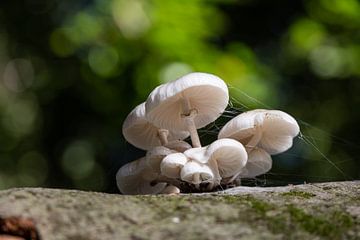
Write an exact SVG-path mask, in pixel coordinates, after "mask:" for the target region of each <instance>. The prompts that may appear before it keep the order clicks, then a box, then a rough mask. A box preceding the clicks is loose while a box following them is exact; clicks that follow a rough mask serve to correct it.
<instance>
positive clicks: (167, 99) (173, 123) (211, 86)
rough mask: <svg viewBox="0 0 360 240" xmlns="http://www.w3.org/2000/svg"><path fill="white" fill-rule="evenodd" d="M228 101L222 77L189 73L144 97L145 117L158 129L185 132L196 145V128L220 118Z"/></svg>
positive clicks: (226, 89)
mask: <svg viewBox="0 0 360 240" xmlns="http://www.w3.org/2000/svg"><path fill="white" fill-rule="evenodd" d="M228 100H229V92H228V88H227V86H226V84H225V82H224V81H223V80H221V79H220V78H218V77H216V76H214V75H212V74H208V73H190V74H187V75H185V76H183V77H181V78H179V79H177V80H175V81H172V82H168V83H165V84H163V85H160V86H158V87H157V88H155V89H154V91H152V92H151V93H150V95H149V97H148V99H147V100H146V117H147V119H149V121H150V122H152V123H154V124H155V125H156V126H159V127H160V128H164V129H171V130H172V131H188V132H189V133H190V137H191V142H192V146H193V147H195V148H197V147H201V143H200V139H199V135H198V133H197V129H198V128H202V127H205V126H206V125H208V124H209V123H211V122H213V121H215V120H216V119H217V118H218V117H220V115H221V114H222V113H223V112H224V110H225V108H226V106H227V104H228Z"/></svg>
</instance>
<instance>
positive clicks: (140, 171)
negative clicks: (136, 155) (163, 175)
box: [116, 157, 166, 195]
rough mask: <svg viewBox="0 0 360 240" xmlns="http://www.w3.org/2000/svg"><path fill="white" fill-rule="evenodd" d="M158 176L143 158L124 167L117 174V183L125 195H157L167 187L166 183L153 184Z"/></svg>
mask: <svg viewBox="0 0 360 240" xmlns="http://www.w3.org/2000/svg"><path fill="white" fill-rule="evenodd" d="M157 176H158V174H156V173H155V172H153V171H152V170H151V169H150V168H149V167H148V166H147V165H146V162H145V158H144V157H143V158H140V159H138V160H135V161H132V162H129V163H127V164H125V165H124V166H122V167H121V168H120V169H119V170H118V172H117V173H116V183H117V186H118V188H119V190H120V192H121V193H123V194H130V195H135V194H157V193H160V192H162V191H163V190H164V188H165V187H166V183H157V184H155V185H152V184H151V182H152V181H153V180H155V179H156V177H157Z"/></svg>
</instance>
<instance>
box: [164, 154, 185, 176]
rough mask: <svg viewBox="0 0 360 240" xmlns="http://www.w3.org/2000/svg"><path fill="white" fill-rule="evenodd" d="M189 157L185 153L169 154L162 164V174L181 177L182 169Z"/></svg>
mask: <svg viewBox="0 0 360 240" xmlns="http://www.w3.org/2000/svg"><path fill="white" fill-rule="evenodd" d="M187 161H188V159H187V157H186V156H185V155H184V154H183V153H173V154H169V155H167V156H166V157H165V158H164V159H163V160H162V162H161V164H160V169H161V174H162V175H164V176H166V177H169V178H180V172H181V169H182V168H183V167H184V165H185V164H186V163H187Z"/></svg>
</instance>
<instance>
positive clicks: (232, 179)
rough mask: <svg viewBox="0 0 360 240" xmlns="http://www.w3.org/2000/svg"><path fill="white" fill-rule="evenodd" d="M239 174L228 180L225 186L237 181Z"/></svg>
mask: <svg viewBox="0 0 360 240" xmlns="http://www.w3.org/2000/svg"><path fill="white" fill-rule="evenodd" d="M240 173H241V172H238V173H236V174H235V175H234V176H232V177H231V178H230V180H229V181H227V182H226V184H229V183H232V182H233V181H234V180H236V179H237V177H238V176H239V175H240Z"/></svg>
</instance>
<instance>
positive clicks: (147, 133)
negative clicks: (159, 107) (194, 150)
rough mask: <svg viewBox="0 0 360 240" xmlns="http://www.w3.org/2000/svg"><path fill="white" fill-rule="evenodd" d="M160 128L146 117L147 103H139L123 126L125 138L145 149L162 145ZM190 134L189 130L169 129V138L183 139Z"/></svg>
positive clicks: (172, 139) (171, 139) (170, 139)
mask: <svg viewBox="0 0 360 240" xmlns="http://www.w3.org/2000/svg"><path fill="white" fill-rule="evenodd" d="M158 130H159V128H157V127H156V126H155V125H154V124H152V123H151V122H150V121H148V120H147V119H146V117H145V103H142V104H140V105H138V106H137V107H135V108H134V110H132V111H131V112H130V114H129V115H128V116H127V117H126V119H125V121H124V123H123V128H122V132H123V135H124V137H125V139H126V140H127V141H128V142H129V143H131V144H132V145H134V146H135V147H138V148H140V149H143V150H149V149H151V148H153V147H155V146H160V145H161V142H160V139H159V135H158V134H159V132H158ZM188 136H189V133H188V132H182V131H169V134H168V140H169V141H174V140H179V139H181V140H182V139H184V138H187V137H188Z"/></svg>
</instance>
